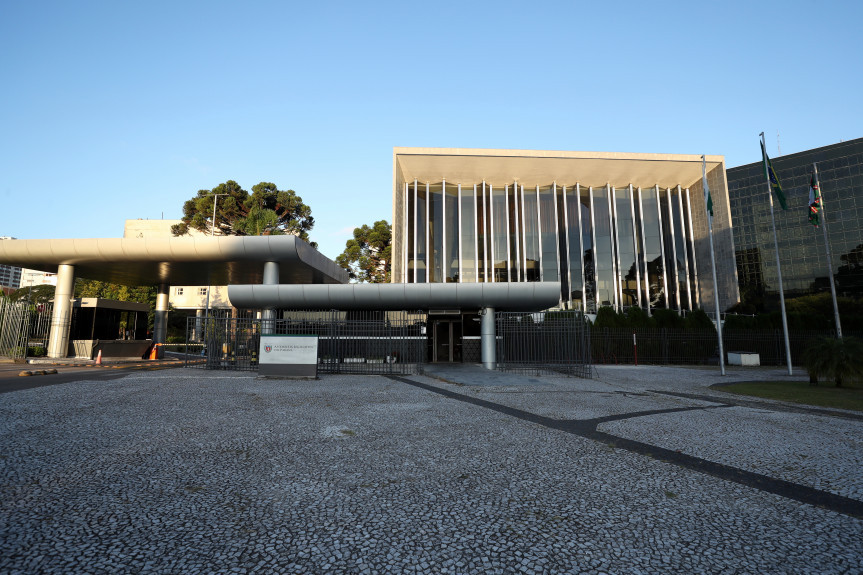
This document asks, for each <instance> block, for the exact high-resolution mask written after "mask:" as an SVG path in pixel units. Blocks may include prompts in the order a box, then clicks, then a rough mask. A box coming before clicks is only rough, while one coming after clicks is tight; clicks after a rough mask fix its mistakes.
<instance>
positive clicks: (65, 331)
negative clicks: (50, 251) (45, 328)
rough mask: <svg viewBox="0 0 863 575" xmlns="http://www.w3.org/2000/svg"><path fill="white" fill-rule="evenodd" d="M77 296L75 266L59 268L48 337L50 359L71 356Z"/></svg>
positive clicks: (61, 266) (62, 265) (60, 266)
mask: <svg viewBox="0 0 863 575" xmlns="http://www.w3.org/2000/svg"><path fill="white" fill-rule="evenodd" d="M74 295H75V266H72V265H68V264H60V265H59V266H57V289H56V291H55V292H54V312H53V313H52V314H51V334H50V335H49V336H48V357H50V358H52V359H56V358H61V359H62V358H64V357H66V356H67V355H68V354H69V329H70V328H71V327H72V298H73V296H74Z"/></svg>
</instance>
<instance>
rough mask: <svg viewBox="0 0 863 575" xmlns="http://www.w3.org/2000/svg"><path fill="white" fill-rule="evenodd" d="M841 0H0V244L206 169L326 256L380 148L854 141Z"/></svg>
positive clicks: (38, 234) (851, 56) (860, 45)
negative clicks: (281, 197)
mask: <svg viewBox="0 0 863 575" xmlns="http://www.w3.org/2000/svg"><path fill="white" fill-rule="evenodd" d="M861 23H863V2H860V1H859V0H847V1H842V2H834V1H816V0H810V1H797V0H790V1H783V2H758V1H755V0H750V1H748V2H739V1H736V0H735V1H726V2H698V1H692V0H689V1H685V2H663V1H656V2H643V1H639V2H611V1H607V2H587V1H581V2H576V1H572V2H524V1H521V2H508V1H501V0H498V1H495V2H471V1H464V0H462V1H459V2H449V1H436V2H422V3H419V2H404V1H401V2H394V3H389V2H363V3H360V2H288V1H283V2H276V1H273V2H258V1H254V0H251V1H245V2H236V1H232V2H217V1H208V2H182V1H176V0H175V1H172V2H162V1H154V0H150V1H147V2H117V1H113V0H112V1H104V2H92V1H86V0H76V1H74V2H69V1H65V0H64V1H57V2H48V1H42V0H30V1H24V0H0V79H2V95H0V103H2V105H0V130H2V140H0V202H2V204H0V205H2V207H0V235H9V236H14V237H18V238H46V237H47V238H66V237H120V236H121V235H122V233H123V223H124V220H126V219H134V218H148V219H158V218H162V217H164V218H167V219H173V218H179V217H180V216H181V213H182V212H181V209H182V204H183V202H184V201H185V200H187V199H189V198H190V197H192V196H193V195H194V194H195V193H196V192H197V191H198V190H199V189H210V188H213V187H214V186H216V185H218V184H219V183H221V182H224V181H226V180H229V179H233V180H236V181H237V182H239V183H240V184H241V185H242V186H243V187H244V188H246V189H247V190H251V187H252V186H253V185H254V184H256V183H258V182H261V181H270V182H274V183H276V184H277V185H278V186H279V187H280V188H281V189H293V190H295V191H296V192H297V193H298V194H299V195H300V196H302V198H303V199H304V201H305V202H306V203H307V204H309V205H310V206H311V208H312V212H313V215H314V216H315V219H316V221H317V223H316V225H315V228H314V229H313V230H312V233H311V236H312V239H313V240H316V241H317V242H319V244H320V249H321V251H322V252H323V253H324V254H325V255H327V256H329V257H331V258H334V257H335V256H336V255H338V254H339V253H340V252H341V251H342V249H343V248H344V242H345V240H347V239H348V238H349V237H350V235H351V231H352V229H353V228H354V227H355V226H359V225H362V224H371V223H372V222H374V221H375V220H379V219H386V220H388V221H391V219H392V207H391V194H392V170H393V167H392V148H393V147H394V146H430V147H468V148H516V149H539V150H585V151H610V152H646V153H686V154H703V153H706V154H721V155H724V156H725V158H726V164H727V165H728V166H729V167H733V166H737V165H741V164H746V163H750V162H755V161H758V160H759V159H760V153H759V147H758V133H759V132H762V131H764V132H765V133H766V135H767V144H768V151H769V152H770V153H771V155H774V156H778V155H780V154H779V150H778V149H777V133H778V134H779V139H780V145H781V152H782V154H789V153H794V152H799V151H802V150H807V149H810V148H814V147H818V146H824V145H828V144H833V143H837V142H839V141H840V140H849V139H854V138H858V137H861V136H863V24H861Z"/></svg>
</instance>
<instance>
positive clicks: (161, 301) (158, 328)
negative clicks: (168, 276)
mask: <svg viewBox="0 0 863 575" xmlns="http://www.w3.org/2000/svg"><path fill="white" fill-rule="evenodd" d="M169 289H170V286H168V284H159V290H158V292H157V293H156V314H155V315H156V317H155V318H154V321H153V343H165V342H166V341H167V340H168V290H169Z"/></svg>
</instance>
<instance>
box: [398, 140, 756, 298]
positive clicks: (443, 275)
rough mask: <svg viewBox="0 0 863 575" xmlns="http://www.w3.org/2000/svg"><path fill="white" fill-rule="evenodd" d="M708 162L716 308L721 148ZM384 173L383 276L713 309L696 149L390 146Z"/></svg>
mask: <svg viewBox="0 0 863 575" xmlns="http://www.w3.org/2000/svg"><path fill="white" fill-rule="evenodd" d="M706 163H707V179H708V185H709V188H710V192H711V195H712V199H713V202H714V222H713V226H714V245H715V254H716V267H717V277H718V285H719V294H720V309H722V310H725V309H727V308H728V307H730V306H732V305H734V304H735V303H736V302H737V301H738V293H739V292H738V289H737V275H736V269H735V260H734V253H735V250H734V241H733V237H732V230H731V212H730V210H729V203H728V194H727V186H726V179H725V161H724V158H723V157H722V156H707V157H706ZM393 172H394V173H393V222H394V225H393V266H392V269H393V274H392V281H393V282H394V283H408V284H411V283H414V284H422V283H428V284H442V283H512V282H515V283H521V282H560V285H561V291H560V299H559V302H558V305H559V307H560V308H563V309H575V310H581V311H585V312H586V313H595V312H596V310H597V309H598V308H599V307H601V306H611V307H613V308H615V309H616V310H623V309H626V308H628V307H631V306H638V307H641V308H643V309H645V310H654V309H662V308H668V309H673V310H677V311H681V312H686V311H687V310H692V309H696V308H704V309H707V310H712V309H713V298H714V294H713V283H712V282H713V280H712V273H711V269H710V251H709V250H710V248H709V241H708V225H707V216H706V211H705V199H704V190H703V187H702V157H701V156H700V155H680V154H627V153H603V152H550V151H530V150H479V149H461V148H395V149H394V152H393Z"/></svg>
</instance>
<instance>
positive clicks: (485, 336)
mask: <svg viewBox="0 0 863 575" xmlns="http://www.w3.org/2000/svg"><path fill="white" fill-rule="evenodd" d="M558 291H560V290H559V289H558ZM480 316H481V319H480V354H481V359H482V366H483V367H484V368H486V369H495V368H496V367H497V349H496V348H497V345H496V344H497V341H496V336H495V331H494V328H495V326H494V319H495V318H494V308H493V307H485V308H483V310H482V312H481V314H480Z"/></svg>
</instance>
